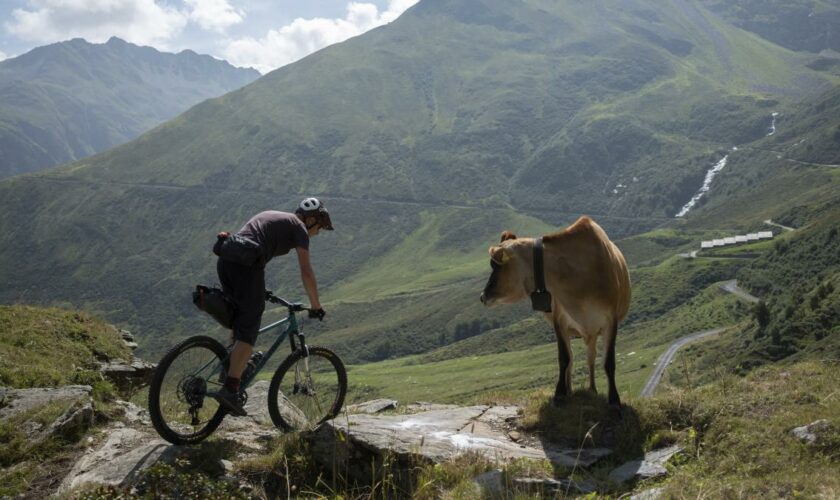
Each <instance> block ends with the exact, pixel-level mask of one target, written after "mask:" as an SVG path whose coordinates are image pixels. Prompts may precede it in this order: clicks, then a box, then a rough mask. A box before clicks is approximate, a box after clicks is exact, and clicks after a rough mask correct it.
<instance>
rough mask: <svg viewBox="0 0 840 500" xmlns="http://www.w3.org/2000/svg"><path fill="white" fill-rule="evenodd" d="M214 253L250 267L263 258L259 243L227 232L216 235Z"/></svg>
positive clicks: (229, 260)
mask: <svg viewBox="0 0 840 500" xmlns="http://www.w3.org/2000/svg"><path fill="white" fill-rule="evenodd" d="M213 253H214V254H216V255H218V256H219V257H220V258H222V259H224V260H226V261H228V262H233V263H234V264H240V265H243V266H249V267H250V266H253V265H257V264H260V263H261V262H262V260H263V256H262V251H261V250H260V244H259V243H257V242H256V241H254V240H252V239H249V238H246V237H244V236H239V235H238V234H230V233H227V232H223V233H219V235H218V236H217V237H216V244H215V245H213Z"/></svg>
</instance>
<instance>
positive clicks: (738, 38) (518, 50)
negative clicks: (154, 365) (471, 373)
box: [0, 0, 838, 360]
mask: <svg viewBox="0 0 840 500" xmlns="http://www.w3.org/2000/svg"><path fill="white" fill-rule="evenodd" d="M813 60H814V56H813V54H804V53H798V52H794V51H791V50H789V49H786V48H784V47H781V46H779V45H776V44H774V43H772V42H770V41H768V40H765V39H763V38H761V37H759V36H757V35H755V34H753V33H750V32H748V31H745V30H742V29H740V28H738V27H736V26H734V25H732V24H731V23H729V22H727V21H725V20H724V19H723V18H721V17H719V16H717V15H715V14H714V13H713V12H712V11H710V10H707V9H706V8H704V7H703V5H702V4H700V3H696V2H689V1H686V0H672V1H668V2H654V1H652V0H634V1H629V2H621V3H618V4H616V3H615V2H606V1H592V2H578V1H572V0H567V1H561V2H555V1H551V2H549V1H542V0H528V1H519V2H510V1H508V0H460V1H454V0H451V1H449V0H424V1H422V2H421V3H419V4H418V5H416V6H415V7H413V8H412V9H410V10H409V11H407V12H406V13H405V14H404V15H403V16H402V17H401V18H399V19H398V20H396V21H395V22H393V23H391V24H389V25H387V26H384V27H381V28H378V29H375V30H372V31H371V32H369V33H366V34H365V35H363V36H359V37H356V38H354V39H351V40H348V41H347V42H345V43H342V44H338V45H335V46H331V47H329V48H327V49H324V50H322V51H319V52H317V53H315V54H313V55H311V56H309V57H307V58H305V59H303V60H301V61H299V62H297V63H295V64H292V65H289V66H286V67H284V68H281V69H279V70H277V71H275V72H272V73H270V74H268V75H266V76H264V77H262V78H260V79H259V80H257V81H255V82H254V83H252V84H250V85H248V86H246V87H244V88H242V89H239V90H237V91H234V92H231V93H229V94H226V95H224V96H222V97H219V98H216V99H210V100H207V101H205V102H203V103H201V104H199V105H197V106H195V107H194V108H192V109H190V110H189V111H187V112H186V113H184V114H182V115H180V116H178V117H177V118H175V119H173V120H171V121H169V122H167V123H165V124H164V125H162V126H160V127H158V128H156V129H154V130H152V131H150V132H148V133H146V134H144V135H142V136H141V137H139V138H138V139H136V140H134V141H132V142H129V143H127V144H125V145H122V146H119V147H117V148H114V149H112V150H110V151H107V152H105V153H103V154H100V155H97V156H94V157H91V158H87V159H84V160H81V161H78V162H76V163H74V164H71V165H68V166H65V167H62V168H59V169H55V170H51V171H49V172H43V173H38V174H33V175H28V176H19V177H15V178H12V179H7V180H5V181H2V182H0V207H2V209H3V211H4V213H5V214H8V216H7V217H4V218H3V219H2V220H0V259H2V261H3V262H8V263H14V265H7V266H3V267H2V268H0V279H2V280H3V282H4V283H7V284H8V285H6V286H4V287H3V288H2V289H0V302H15V301H27V302H39V303H71V304H73V305H77V306H83V307H85V308H88V309H92V310H94V311H97V312H100V313H102V314H104V315H105V316H106V317H108V318H109V319H110V320H112V321H117V322H121V323H127V324H129V325H130V326H131V329H132V330H133V331H135V332H136V334H137V335H138V337H139V338H141V339H142V344H143V345H144V346H146V348H147V349H153V350H157V349H160V348H162V347H163V346H164V345H168V344H171V343H172V342H173V340H174V337H177V336H180V335H185V334H187V333H194V332H195V331H196V330H207V329H208V328H209V325H210V322H209V321H207V320H206V319H205V318H202V317H200V316H199V315H198V314H197V313H196V311H195V309H194V308H193V306H192V304H190V302H189V298H188V296H189V291H190V288H191V287H192V285H194V284H195V283H196V282H199V281H203V282H212V281H213V280H215V271H214V259H213V257H212V255H211V253H210V247H211V245H212V243H213V239H214V235H215V233H216V232H217V231H219V230H222V229H234V230H235V229H236V228H238V227H239V226H240V225H241V224H242V223H243V222H244V221H245V220H246V219H247V218H248V217H249V216H250V215H252V214H253V213H255V212H256V211H259V210H262V209H267V208H279V209H292V208H293V207H294V206H295V205H296V203H297V202H298V200H299V198H300V197H301V196H303V195H317V196H320V197H322V198H323V199H324V200H325V201H326V203H327V205H328V206H329V207H330V209H331V211H332V212H333V213H334V214H335V216H334V217H333V220H334V221H335V224H336V227H337V231H335V234H329V235H324V236H319V237H318V238H317V239H316V240H315V242H314V243H313V254H314V260H315V263H316V271H317V273H318V277H319V280H320V283H321V285H322V288H323V289H324V293H323V296H324V300H325V303H326V305H327V309H328V311H330V316H329V318H330V320H329V321H328V322H326V323H325V324H323V325H317V326H311V327H310V326H309V325H308V327H309V328H310V333H314V335H315V337H316V339H317V338H318V337H319V336H323V338H324V340H330V342H335V343H339V344H341V346H342V349H344V350H342V355H344V354H345V353H346V355H347V357H348V359H355V360H368V359H381V358H384V357H393V356H399V355H403V354H409V353H420V352H425V351H428V350H429V349H431V348H434V347H437V346H441V345H444V344H449V343H451V342H453V341H458V340H463V337H464V336H472V335H475V334H476V332H478V334H485V333H488V332H492V331H494V330H499V329H500V328H503V327H508V326H510V325H513V324H514V323H518V322H519V321H520V320H521V318H522V313H523V312H524V311H525V310H524V309H523V310H518V312H517V310H515V309H509V310H499V311H492V312H491V313H490V315H489V316H488V311H487V310H485V309H483V308H482V306H481V305H480V304H479V303H478V300H477V296H478V293H479V291H480V289H481V287H482V286H483V280H484V279H485V277H486V271H487V267H486V266H487V258H486V253H485V252H486V248H487V247H488V246H489V245H490V244H493V243H495V242H496V241H498V240H497V238H498V234H499V232H500V231H501V230H503V229H513V230H514V231H515V232H517V233H521V234H538V233H542V232H547V231H550V230H553V229H554V228H556V227H557V226H559V225H563V224H567V223H569V222H572V221H574V219H575V218H576V217H577V216H578V215H579V214H581V213H589V214H590V215H593V216H594V217H595V219H596V220H598V221H599V223H601V224H602V225H603V226H604V227H605V228H606V229H607V231H608V232H609V234H610V235H611V236H612V237H613V238H614V239H620V238H621V237H624V236H631V235H634V234H638V233H641V232H643V231H646V230H648V229H651V228H654V227H657V226H662V225H679V226H685V227H684V228H682V227H681V229H690V230H692V231H696V232H697V234H701V233H703V232H706V233H712V232H714V231H715V230H718V229H719V228H727V229H731V228H733V227H735V228H737V227H743V228H747V227H751V226H752V225H755V224H760V221H761V220H762V219H757V218H756V217H758V216H765V217H766V216H771V217H772V216H775V215H777V214H778V213H781V212H783V211H784V210H787V209H788V208H791V207H792V206H793V205H795V204H796V203H797V200H802V199H805V198H808V197H811V196H812V195H815V196H818V197H819V196H822V197H830V196H831V193H832V187H833V186H836V180H837V179H836V174H835V172H836V169H833V170H832V169H831V168H830V167H820V166H814V167H807V166H802V168H800V167H799V166H798V165H799V164H795V163H789V162H787V161H782V160H778V163H772V164H771V165H770V167H769V168H768V170H766V171H764V173H763V174H762V168H764V167H763V166H764V165H765V164H767V163H766V162H768V161H769V158H770V155H774V154H775V153H772V152H768V151H763V150H761V149H759V146H760V147H761V148H764V147H765V146H766V147H767V148H768V149H772V148H773V145H774V144H775V142H773V141H778V140H780V138H781V140H782V141H784V144H786V145H789V144H792V142H790V141H793V140H794V138H787V136H783V132H784V133H788V132H786V130H794V129H795V127H801V128H802V130H804V131H806V132H807V133H808V134H810V135H813V136H814V137H816V134H817V132H814V131H812V130H810V129H809V128H808V127H809V125H808V123H810V122H809V120H814V119H818V118H817V117H814V116H812V114H809V112H808V111H807V110H808V109H809V106H813V103H815V102H818V101H817V99H818V97H817V96H820V95H821V96H826V94H825V92H829V91H831V89H832V88H833V87H836V85H837V82H838V77H837V76H836V75H834V74H833V73H832V72H831V71H823V70H817V69H814V68H811V67H809V66H808V65H809V64H811V63H812V62H813ZM819 99H828V100H831V99H832V98H831V96H830V95H829V97H827V98H826V97H820V98H819ZM832 102H833V101H832ZM830 109H831V106H827V107H826V108H824V110H823V112H824V115H820V116H823V118H824V119H825V120H827V121H828V123H833V124H837V118H836V116H837V115H834V117H833V118H832V115H830ZM775 112H778V113H781V115H778V116H776V117H775V118H776V121H774V117H773V116H772V113H775ZM780 117H781V118H780ZM776 122H778V123H776ZM774 124H775V125H774ZM771 126H776V127H777V128H778V132H777V133H775V134H774V135H772V136H769V137H768V136H767V134H768V129H770V127H771ZM826 126H828V125H826ZM819 133H822V132H819ZM829 137H830V136H829ZM829 142H830V139H829ZM751 144H757V146H756V148H755V149H748V147H750V148H751V147H752V146H751ZM820 144H822V143H820ZM826 144H828V143H826ZM734 146H738V147H739V149H738V151H737V152H733V151H732V148H733V147H734ZM819 147H820V148H822V147H823V146H819ZM826 147H827V146H826ZM726 154H730V155H731V166H728V167H727V168H726V169H724V170H723V171H722V172H721V174H720V176H719V181H716V182H717V183H716V184H715V185H714V186H713V188H712V190H711V191H710V192H709V193H707V195H706V196H705V197H704V198H703V199H702V203H701V204H699V205H698V206H697V207H696V208H695V209H694V210H693V211H692V212H690V213H689V215H688V216H687V217H686V218H685V219H686V220H685V221H674V219H673V216H674V214H675V213H676V212H677V210H678V209H679V208H680V207H681V206H682V205H683V204H685V202H686V201H688V200H689V199H690V198H691V196H692V195H693V194H694V193H695V192H696V191H697V189H698V188H699V187H700V186H701V185H702V183H703V179H704V176H705V175H706V172H707V171H708V170H709V168H711V167H712V165H714V164H715V163H716V162H718V161H719V160H720V159H721V158H722V157H723V156H724V155H726ZM814 154H818V153H814ZM819 154H822V153H819ZM776 155H777V154H776ZM777 156H778V155H777ZM815 158H816V156H815ZM806 160H807V158H806ZM774 161H776V160H774ZM736 165H737V168H736ZM801 171H806V174H805V175H799V174H800V173H801ZM796 176H799V177H796ZM794 178H795V179H796V182H791V180H792V179H794ZM730 181H731V182H733V184H732V185H733V186H735V187H737V189H735V188H731V187H730V184H729V182H730ZM778 184H782V185H783V186H784V189H785V191H784V193H785V195H786V196H785V197H784V198H782V199H780V197H779V196H775V197H773V191H772V190H773V188H774V186H777V185H778ZM755 196H757V197H758V198H757V199H758V200H759V202H755V201H753V202H750V200H751V197H755ZM733 207H737V209H738V210H737V211H734V212H733V210H732V208H733ZM720 214H722V215H720ZM721 220H723V221H725V223H724V222H721ZM656 238H660V239H656ZM669 238H672V239H673V238H676V239H677V240H678V243H676V245H674V244H673V243H672V242H670V241H669ZM680 238H681V237H680V236H679V235H678V236H676V237H671V236H661V235H660V236H655V237H653V238H652V239H651V240H649V241H645V242H641V241H634V240H631V241H630V243H629V247H630V248H635V249H645V248H647V249H650V250H651V251H652V252H654V254H648V253H646V251H641V250H639V251H638V252H637V253H636V255H638V258H639V259H641V260H642V261H649V260H657V259H659V260H661V259H663V258H665V254H666V253H667V252H670V250H671V249H672V248H676V247H680V246H681V245H684V244H685V241H684V240H680ZM679 241H682V243H680V242H679ZM278 260H280V261H281V262H280V263H278V264H272V266H271V269H270V270H269V274H268V285H269V287H271V288H274V289H276V290H277V291H279V292H280V293H282V294H286V295H290V296H293V297H294V296H297V297H300V296H303V294H302V292H301V290H300V287H299V285H298V281H299V279H298V276H297V274H298V273H297V270H296V265H295V263H294V262H292V261H293V259H278ZM631 265H635V262H632V261H631ZM730 270H731V271H732V272H734V271H735V269H734V268H733V269H730ZM717 276H718V274H715V273H714V272H710V273H709V274H702V275H701V277H699V278H697V280H696V281H692V282H690V283H688V284H686V285H685V286H681V285H680V284H679V283H677V282H675V283H674V288H675V290H674V294H682V295H674V296H675V297H683V298H685V297H690V296H691V295H690V293H689V291H690V292H691V293H697V292H698V291H699V290H702V289H703V287H704V286H707V285H708V284H710V283H711V282H713V281H715V280H716V279H722V278H718V277H717ZM649 281H650V282H657V279H654V278H651V280H649ZM677 288H678V289H677ZM640 296H641V297H645V296H647V297H649V298H650V299H651V300H653V301H654V302H655V301H656V300H657V298H656V297H655V292H654V291H647V292H642V293H641V295H640ZM668 304H671V305H672V306H673V305H676V304H678V300H674V301H672V302H668ZM639 307H640V308H641V309H640V311H641V313H640V314H638V315H637V320H638V321H642V320H643V319H645V318H646V317H647V316H646V315H650V314H655V313H659V312H664V309H656V308H655V307H654V306H652V305H650V304H647V305H645V304H642V305H641V306H639ZM517 314H518V315H517ZM476 321H478V323H476ZM516 328H521V326H520V327H516Z"/></svg>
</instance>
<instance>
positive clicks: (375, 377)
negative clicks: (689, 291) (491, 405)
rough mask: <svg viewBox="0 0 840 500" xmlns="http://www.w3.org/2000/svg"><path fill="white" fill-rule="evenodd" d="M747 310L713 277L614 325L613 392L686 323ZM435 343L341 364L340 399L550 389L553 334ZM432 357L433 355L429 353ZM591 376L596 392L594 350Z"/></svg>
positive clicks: (688, 326)
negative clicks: (493, 347)
mask: <svg viewBox="0 0 840 500" xmlns="http://www.w3.org/2000/svg"><path fill="white" fill-rule="evenodd" d="M748 312H749V308H748V307H747V306H744V305H742V304H741V303H739V302H738V301H737V299H735V298H734V297H732V296H731V295H729V294H726V293H724V292H722V291H720V290H718V288H717V285H713V286H712V287H710V288H709V289H707V290H705V291H704V292H703V293H701V294H699V295H698V296H697V297H695V298H693V299H691V300H689V301H688V302H687V303H685V304H683V305H681V306H679V307H676V308H674V309H673V310H671V311H669V312H668V313H667V314H664V315H662V316H661V317H659V318H657V319H656V320H652V321H646V322H640V323H637V324H634V325H632V326H631V327H628V328H622V327H621V326H620V327H619V336H618V341H617V344H616V345H617V347H616V363H617V367H616V382H617V384H618V389H619V394H620V395H621V396H622V397H628V396H630V397H632V396H633V395H635V394H638V393H639V391H641V389H642V387H644V384H645V383H646V382H647V379H648V377H649V376H650V373H651V372H652V370H653V368H654V363H655V362H656V359H657V358H658V357H659V355H660V354H661V353H662V352H663V351H664V350H665V349H666V348H667V347H668V345H669V344H670V343H671V342H673V341H675V340H677V339H678V338H680V337H682V336H684V335H687V334H689V333H692V332H694V331H699V330H705V329H711V328H715V327H719V326H727V325H734V324H736V323H738V322H739V321H741V320H742V319H743V318H744V317H745V316H746V315H747V314H748ZM531 326H532V327H533V328H534V329H539V330H542V331H544V332H545V333H547V334H548V335H553V334H552V333H551V329H550V327H549V325H548V324H547V323H545V322H544V321H536V322H533V323H531ZM503 335H504V334H500V335H498V336H503ZM487 342H488V339H486V338H479V337H477V338H475V339H469V340H467V341H464V343H465V344H467V345H469V344H471V343H485V344H486V343H487ZM440 351H442V352H438V351H432V352H431V353H429V354H427V355H420V356H409V357H404V358H400V359H395V360H390V361H383V362H379V363H370V364H364V365H351V366H349V367H348V378H349V381H350V388H349V396H348V402H350V403H352V402H358V401H362V400H366V399H373V398H375V397H388V398H394V399H397V400H399V401H402V402H411V401H434V402H457V403H464V402H466V401H480V400H485V399H487V398H492V397H493V394H497V393H498V394H500V395H501V394H522V393H524V392H528V391H532V390H534V389H538V388H546V387H550V388H552V389H553V387H554V385H555V384H556V383H557V377H558V361H557V346H556V343H555V342H550V343H545V344H542V345H537V346H534V347H530V348H527V349H521V350H515V351H512V352H501V353H494V354H484V355H465V353H468V352H470V349H469V348H468V347H466V346H461V345H459V344H458V343H456V344H453V345H452V346H448V347H445V348H443V349H441V350H440ZM572 352H573V360H574V367H575V369H574V373H573V385H574V387H583V386H584V384H587V383H588V369H587V368H586V357H585V346H584V345H583V342H582V341H581V340H579V339H577V340H573V341H572ZM456 355H457V357H454V356H456ZM436 358H437V359H440V360H437V361H434V359H436ZM596 384H597V386H598V387H599V388H600V391H601V392H602V393H604V392H605V391H606V387H607V386H606V379H605V376H604V374H603V368H602V362H601V361H600V358H599V360H598V361H596ZM488 394H489V396H488Z"/></svg>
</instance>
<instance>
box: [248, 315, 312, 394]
mask: <svg viewBox="0 0 840 500" xmlns="http://www.w3.org/2000/svg"><path fill="white" fill-rule="evenodd" d="M287 323H288V326H287V327H286V329H285V330H283V332H281V333H280V335H278V336H277V339H276V340H275V341H274V343H273V344H271V347H270V348H269V349H268V351H266V353H265V354H263V357H262V359H261V360H260V362H259V363H257V366H255V367H254V371H253V372H252V373H251V376H250V377H249V378H248V379H247V380H243V381H242V382H241V384H242V387H243V388H247V387H248V386H249V385H251V382H252V381H253V380H254V379H255V378H257V374H258V373H260V372H261V371H262V369H263V367H264V366H265V365H266V363H268V360H269V359H271V357H272V356H273V355H274V353H275V352H276V351H277V349H278V348H279V347H280V344H282V343H283V341H284V340H286V336H288V337H289V343H290V344H291V347H292V352H294V351H295V349H297V346H295V336H298V337H299V341H300V346H301V348H302V349H304V350H306V343H305V342H306V338H305V336H304V335H303V334H302V333H301V332H300V330H299V329H298V322H297V317H295V313H294V312H293V311H289V315H288V316H286V317H285V318H283V319H281V320H279V321H275V322H274V323H271V324H270V325H267V326H264V327H262V328H260V329H259V333H260V334H262V333H263V332H267V331H269V330H272V329H275V328H280V327H281V326H282V325H284V324H287ZM304 355H305V353H304Z"/></svg>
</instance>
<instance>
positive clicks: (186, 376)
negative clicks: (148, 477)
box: [149, 336, 228, 445]
mask: <svg viewBox="0 0 840 500" xmlns="http://www.w3.org/2000/svg"><path fill="white" fill-rule="evenodd" d="M227 356H228V352H227V349H225V348H224V346H223V345H222V344H221V343H220V342H219V341H217V340H216V339H213V338H210V337H205V336H196V337H190V338H188V339H186V340H184V341H183V342H181V343H180V344H178V345H176V346H175V347H173V348H172V349H171V350H170V351H169V352H168V353H167V354H166V355H165V356H164V357H163V359H161V361H160V363H159V364H158V367H157V369H156V370H155V375H154V377H153V378H152V383H151V385H150V386H149V416H150V417H151V420H152V425H154V427H155V430H157V431H158V434H160V436H161V437H162V438H163V439H165V440H167V441H169V442H170V443H172V444H177V445H180V444H194V443H198V442H199V441H202V440H203V439H205V438H207V436H209V435H210V434H212V433H213V431H215V430H216V428H217V427H218V426H219V424H220V423H221V422H222V419H224V417H225V409H224V408H222V407H221V406H219V403H218V402H217V401H216V400H214V399H213V398H208V397H205V394H206V393H207V392H209V391H214V390H217V389H218V388H219V387H220V386H221V385H222V384H223V383H224V380H225V374H226V372H227V370H226V369H225V363H226V360H227Z"/></svg>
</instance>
